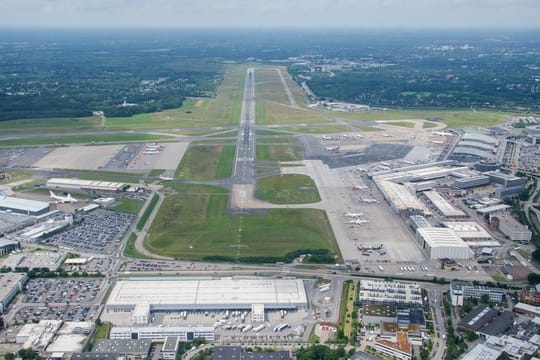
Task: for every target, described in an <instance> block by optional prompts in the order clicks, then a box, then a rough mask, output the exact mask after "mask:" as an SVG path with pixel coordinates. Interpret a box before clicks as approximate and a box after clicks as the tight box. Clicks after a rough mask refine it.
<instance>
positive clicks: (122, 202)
mask: <svg viewBox="0 0 540 360" xmlns="http://www.w3.org/2000/svg"><path fill="white" fill-rule="evenodd" d="M116 202H117V204H115V205H114V206H112V207H111V209H113V210H116V211H120V212H125V213H130V214H137V213H139V210H141V208H142V206H143V205H144V202H142V201H140V200H136V199H129V198H119V199H117V200H116Z"/></svg>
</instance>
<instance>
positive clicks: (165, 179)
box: [159, 175, 174, 181]
mask: <svg viewBox="0 0 540 360" xmlns="http://www.w3.org/2000/svg"><path fill="white" fill-rule="evenodd" d="M159 179H160V180H163V181H171V180H174V179H173V178H172V177H168V176H163V175H159Z"/></svg>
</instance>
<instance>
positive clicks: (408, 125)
mask: <svg viewBox="0 0 540 360" xmlns="http://www.w3.org/2000/svg"><path fill="white" fill-rule="evenodd" d="M384 125H391V126H401V127H406V128H410V129H412V128H413V127H414V123H413V122H410V121H392V122H387V123H384Z"/></svg>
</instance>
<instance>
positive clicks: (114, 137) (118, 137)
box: [0, 131, 173, 146]
mask: <svg viewBox="0 0 540 360" xmlns="http://www.w3.org/2000/svg"><path fill="white" fill-rule="evenodd" d="M32 132H34V131H32ZM156 140H173V138H172V137H170V136H166V135H157V134H110V133H106V132H103V133H101V134H80V135H66V136H33V137H28V138H20V139H6V140H0V146H27V145H30V146H31V145H56V144H79V143H82V144H102V143H119V142H128V141H129V142H145V141H156Z"/></svg>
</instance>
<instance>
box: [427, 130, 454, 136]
mask: <svg viewBox="0 0 540 360" xmlns="http://www.w3.org/2000/svg"><path fill="white" fill-rule="evenodd" d="M431 135H437V136H453V135H454V134H452V133H450V132H446V131H432V132H431Z"/></svg>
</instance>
